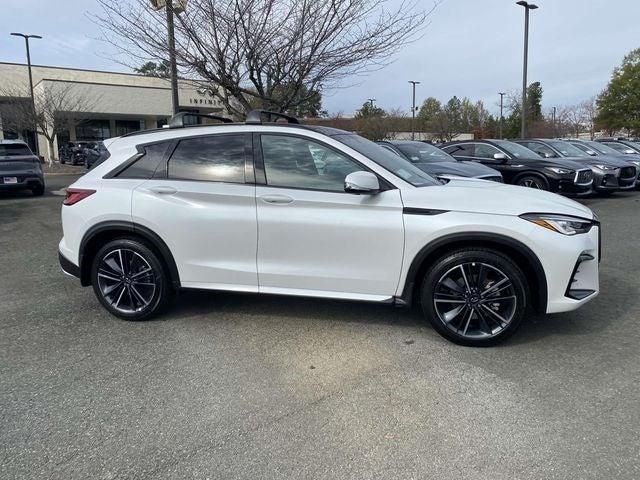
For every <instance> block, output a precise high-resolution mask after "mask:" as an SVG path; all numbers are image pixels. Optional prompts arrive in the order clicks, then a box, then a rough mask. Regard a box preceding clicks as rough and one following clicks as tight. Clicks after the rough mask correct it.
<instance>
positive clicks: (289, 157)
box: [260, 135, 363, 192]
mask: <svg viewBox="0 0 640 480" xmlns="http://www.w3.org/2000/svg"><path fill="white" fill-rule="evenodd" d="M260 140H261V144H262V158H263V160H264V169H265V175H266V177H267V185H270V186H273V187H283V188H303V189H307V190H329V191H335V192H344V179H345V177H346V176H347V175H348V174H350V173H352V172H357V171H361V170H363V168H362V167H361V166H360V165H358V164H357V163H356V162H354V161H353V160H351V159H349V158H347V157H346V156H345V155H343V154H341V153H339V152H336V151H335V150H333V149H331V148H328V147H325V146H324V145H321V144H320V143H317V142H314V141H312V140H307V139H304V138H297V137H291V136H287V135H261V137H260Z"/></svg>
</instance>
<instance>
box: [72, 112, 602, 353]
mask: <svg viewBox="0 0 640 480" xmlns="http://www.w3.org/2000/svg"><path fill="white" fill-rule="evenodd" d="M262 113H264V112H262ZM183 116H184V114H179V115H178V116H176V117H174V118H173V119H172V121H171V123H170V125H171V127H172V128H165V129H159V130H149V131H144V132H136V133H134V134H129V135H127V136H123V137H119V138H115V139H110V140H107V141H105V142H104V143H105V146H106V150H105V154H104V156H105V158H102V159H100V164H99V165H98V166H96V167H95V168H94V169H93V170H91V171H90V172H88V173H87V174H86V175H84V176H83V177H81V178H80V179H79V180H78V181H77V182H76V183H74V184H73V185H72V186H71V187H70V188H69V189H68V191H67V197H66V199H65V201H64V205H63V207H62V223H63V228H64V237H63V238H62V240H61V242H60V245H59V251H60V255H59V256H60V263H61V266H62V269H63V270H64V271H65V272H66V273H69V274H71V275H74V276H77V277H79V278H80V280H81V284H82V285H84V286H87V285H93V289H94V291H95V294H96V295H97V297H98V299H99V301H100V302H101V303H102V304H103V305H104V307H105V308H106V309H107V310H108V311H109V312H111V313H112V314H114V315H116V316H118V317H120V318H124V319H129V320H142V319H147V318H150V317H151V316H153V315H155V314H157V313H158V312H159V311H161V310H162V309H163V308H165V307H166V306H167V305H168V304H169V303H170V300H171V299H172V298H173V294H174V292H176V291H177V290H178V289H208V290H226V291H236V292H255V293H267V294H281V295H296V296H306V297H322V298H337V299H349V300H364V301H372V302H380V303H388V304H395V305H410V304H411V303H412V302H413V301H417V302H419V303H420V304H421V306H422V310H423V312H424V315H425V317H426V318H427V319H428V320H429V321H430V322H431V324H432V325H433V327H434V328H435V329H436V330H437V331H438V332H439V333H440V334H442V335H443V336H445V337H446V338H448V339H450V340H452V341H454V342H457V343H460V344H464V345H474V346H485V345H491V344H494V343H496V342H497V341H499V340H501V339H504V338H505V337H507V336H508V335H510V334H511V333H513V332H514V331H515V329H516V328H517V327H518V324H520V322H521V320H522V318H523V316H524V315H525V312H526V311H527V309H528V308H532V309H534V310H536V311H539V312H546V313H554V312H565V311H569V310H574V309H576V308H578V307H580V306H581V305H583V304H584V303H586V302H588V301H589V300H591V299H593V298H594V297H595V296H596V295H597V293H598V261H599V256H600V255H599V249H600V241H599V235H600V224H599V222H598V220H597V218H596V217H595V216H594V214H593V213H592V212H591V210H589V209H588V208H586V207H584V206H582V205H580V204H579V203H576V202H574V201H572V200H569V199H567V198H564V197H561V196H559V195H556V194H552V193H548V192H544V191H539V190H533V189H528V188H522V187H516V186H510V185H504V184H501V183H497V182H490V181H485V180H477V179H468V178H457V179H456V178H454V179H448V180H444V181H440V180H436V179H434V178H432V177H430V176H429V175H428V174H426V173H424V172H423V171H422V170H420V169H418V168H416V167H414V166H413V165H412V164H411V163H410V162H407V161H405V160H403V159H401V158H400V157H398V156H397V155H394V154H393V153H391V152H389V151H388V150H385V149H384V148H382V147H380V146H379V145H376V144H375V143H373V142H370V141H369V140H366V139H364V138H362V137H360V136H358V135H355V134H353V133H350V132H345V131H342V130H337V129H333V128H327V127H319V126H304V125H299V124H297V121H296V120H295V119H294V118H291V117H287V116H283V115H280V116H283V117H285V118H286V119H287V120H288V123H262V122H261V120H260V112H251V113H250V114H249V116H248V117H247V121H246V122H245V123H224V124H219V125H206V126H205V125H200V126H186V127H185V126H183V124H182V120H183ZM181 127H182V128H181ZM107 157H108V158H107Z"/></svg>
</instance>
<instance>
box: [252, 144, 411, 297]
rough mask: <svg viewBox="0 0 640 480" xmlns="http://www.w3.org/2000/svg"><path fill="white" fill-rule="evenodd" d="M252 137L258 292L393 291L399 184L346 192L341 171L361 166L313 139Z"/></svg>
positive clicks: (398, 254) (399, 234)
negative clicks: (370, 191)
mask: <svg viewBox="0 0 640 480" xmlns="http://www.w3.org/2000/svg"><path fill="white" fill-rule="evenodd" d="M254 141H255V144H254V151H255V156H256V182H257V183H258V185H257V186H256V197H257V212H258V277H259V283H260V291H261V292H267V293H288V294H294V295H295V294H298V295H310V296H325V297H344V298H360V299H366V300H384V299H386V298H389V297H392V296H393V295H394V294H395V291H396V289H397V286H398V281H399V277H400V269H401V266H402V252H403V244H404V226H403V219H402V201H401V198H400V192H399V190H397V189H395V188H388V189H387V190H385V191H382V192H380V193H377V194H374V195H354V194H351V193H346V192H345V191H344V179H345V177H346V175H348V174H349V173H351V172H355V171H361V170H366V168H365V167H364V166H363V165H361V164H359V163H358V162H357V161H356V160H354V159H352V158H350V157H348V156H347V155H346V154H344V153H342V152H340V151H339V150H337V149H335V148H333V147H332V146H330V145H327V144H325V143H323V142H320V141H317V140H315V139H310V138H308V137H304V136H294V135H284V134H277V133H264V134H256V135H255V140H254ZM380 180H381V182H382V179H380ZM383 185H384V184H383Z"/></svg>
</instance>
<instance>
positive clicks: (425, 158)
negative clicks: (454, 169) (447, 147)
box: [396, 142, 456, 163]
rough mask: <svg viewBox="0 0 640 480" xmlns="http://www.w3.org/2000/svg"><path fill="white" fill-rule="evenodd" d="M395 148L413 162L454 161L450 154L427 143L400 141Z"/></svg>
mask: <svg viewBox="0 0 640 480" xmlns="http://www.w3.org/2000/svg"><path fill="white" fill-rule="evenodd" d="M396 148H398V149H399V150H400V151H401V152H402V153H404V154H405V155H406V156H407V157H409V160H411V161H412V162H415V163H440V162H456V159H455V158H453V157H452V156H451V155H449V154H448V153H446V152H444V151H442V150H440V149H439V148H437V147H434V146H433V145H429V144H428V143H423V142H402V143H397V144H396Z"/></svg>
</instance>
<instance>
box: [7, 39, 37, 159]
mask: <svg viewBox="0 0 640 480" xmlns="http://www.w3.org/2000/svg"><path fill="white" fill-rule="evenodd" d="M11 35H13V36H14V37H22V38H24V44H25V46H26V47H27V69H28V70H29V92H30V94H31V112H32V113H33V121H34V125H33V136H34V141H35V147H36V155H40V148H38V122H37V121H36V100H35V97H34V96H33V75H32V74H31V52H30V51H29V39H30V38H42V37H41V36H40V35H27V34H25V33H17V32H13V33H12V34H11Z"/></svg>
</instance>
